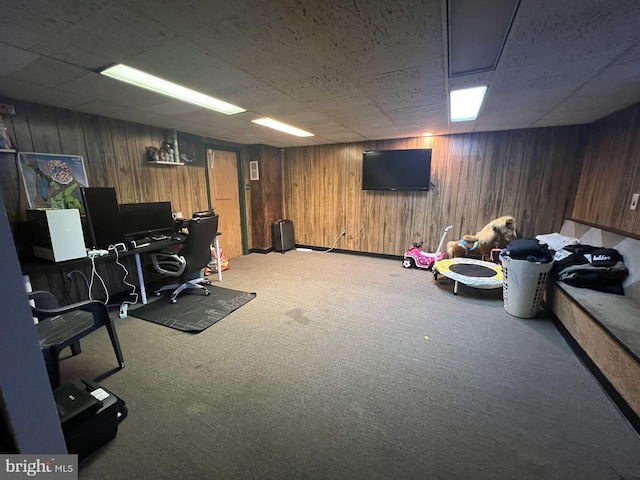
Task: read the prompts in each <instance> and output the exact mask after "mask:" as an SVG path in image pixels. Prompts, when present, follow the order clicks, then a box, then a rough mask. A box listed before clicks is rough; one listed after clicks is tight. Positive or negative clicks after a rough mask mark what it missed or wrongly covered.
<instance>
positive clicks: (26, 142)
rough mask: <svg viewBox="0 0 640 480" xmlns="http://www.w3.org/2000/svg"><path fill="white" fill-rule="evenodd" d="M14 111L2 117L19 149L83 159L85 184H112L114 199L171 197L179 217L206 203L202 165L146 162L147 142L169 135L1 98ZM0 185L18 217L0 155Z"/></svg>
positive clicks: (21, 206) (14, 183)
mask: <svg viewBox="0 0 640 480" xmlns="http://www.w3.org/2000/svg"><path fill="white" fill-rule="evenodd" d="M4 102H6V103H11V104H13V105H15V107H16V112H17V114H16V115H14V116H7V117H5V122H6V124H7V126H8V128H9V131H10V133H11V135H12V137H13V139H14V141H15V142H16V143H17V145H18V146H19V148H20V150H21V151H23V152H41V153H65V154H72V155H81V156H82V157H83V158H84V162H85V168H86V170H87V176H88V180H89V185H90V186H93V187H105V186H109V187H114V188H115V189H116V192H117V196H118V201H119V202H120V203H129V202H156V201H171V202H172V206H173V209H174V210H175V211H182V212H183V214H184V215H185V216H190V215H191V213H192V212H194V211H197V210H204V209H207V207H208V201H207V190H206V182H205V175H204V169H203V168H202V167H190V166H165V165H151V164H148V163H147V161H146V157H145V148H146V147H147V146H151V145H153V146H157V147H159V146H160V145H161V143H162V142H163V141H164V140H165V139H167V140H169V141H170V140H171V139H170V138H168V137H167V135H170V133H169V132H168V131H166V130H163V129H160V128H155V127H149V126H145V125H140V124H135V123H130V122H125V121H122V120H113V119H108V118H104V117H98V116H95V115H88V114H83V113H79V112H73V111H70V110H64V109H59V108H53V107H47V106H44V105H38V104H33V103H27V102H20V101H15V100H10V99H6V100H4ZM0 168H1V170H0V172H1V178H2V188H3V191H4V196H5V202H6V205H7V210H8V212H7V213H8V215H9V218H10V219H11V220H12V221H17V220H24V219H25V218H26V217H25V210H26V208H27V204H26V197H25V194H24V190H23V187H22V185H21V183H20V179H19V175H18V170H17V168H16V163H15V161H13V159H12V156H9V155H3V157H2V164H1V165H0Z"/></svg>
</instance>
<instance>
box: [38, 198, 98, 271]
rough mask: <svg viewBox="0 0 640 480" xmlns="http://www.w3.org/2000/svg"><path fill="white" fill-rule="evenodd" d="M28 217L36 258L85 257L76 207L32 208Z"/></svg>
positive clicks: (61, 259) (63, 258)
mask: <svg viewBox="0 0 640 480" xmlns="http://www.w3.org/2000/svg"><path fill="white" fill-rule="evenodd" d="M27 219H28V220H29V228H30V230H31V239H32V240H33V254H34V255H35V256H36V257H40V258H45V259H47V260H52V261H54V262H63V261H65V260H72V259H74V258H84V257H86V256H87V250H86V247H85V245H84V236H83V234H82V223H81V222H80V211H79V210H77V209H74V208H70V209H52V208H38V209H31V210H27Z"/></svg>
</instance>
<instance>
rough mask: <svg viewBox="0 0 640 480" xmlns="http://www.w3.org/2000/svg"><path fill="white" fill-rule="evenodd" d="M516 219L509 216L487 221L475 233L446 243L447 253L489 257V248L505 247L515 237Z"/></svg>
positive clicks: (456, 255) (451, 256)
mask: <svg viewBox="0 0 640 480" xmlns="http://www.w3.org/2000/svg"><path fill="white" fill-rule="evenodd" d="M517 236H518V235H517V233H516V219H515V218H513V217H511V216H504V217H500V218H496V219H495V220H492V221H491V222H489V223H487V224H486V225H485V226H484V227H483V228H482V230H480V231H479V232H478V233H476V234H475V235H465V236H463V237H462V240H459V241H457V242H448V243H447V254H448V255H449V258H453V257H476V258H482V259H485V258H489V257H490V256H491V250H493V249H496V248H505V247H506V246H507V244H508V243H509V242H510V241H511V240H513V239H514V238H517Z"/></svg>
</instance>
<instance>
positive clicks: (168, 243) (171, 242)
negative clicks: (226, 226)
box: [22, 232, 222, 305]
mask: <svg viewBox="0 0 640 480" xmlns="http://www.w3.org/2000/svg"><path fill="white" fill-rule="evenodd" d="M220 235H222V233H221V232H218V233H217V234H216V237H215V240H214V247H215V249H216V256H217V258H218V259H219V258H220V241H219V237H220ZM187 237H188V235H186V236H185V237H184V238H183V239H180V240H176V239H175V238H168V239H165V240H154V241H151V242H149V243H146V244H144V246H140V247H137V248H129V249H128V250H125V251H122V252H118V258H123V257H128V256H131V255H133V256H134V259H135V263H136V271H137V272H136V273H137V276H138V285H139V293H140V301H141V303H142V304H143V305H146V304H147V303H149V302H148V298H147V289H146V286H145V280H144V269H143V267H142V260H141V255H142V254H143V253H153V252H157V251H159V250H164V249H168V248H170V247H174V246H177V245H181V244H182V243H184V242H185V240H186V239H187ZM115 258H116V253H115V252H113V251H111V252H109V253H108V254H107V255H102V256H96V257H95V260H97V261H105V260H112V259H115ZM89 260H90V259H89V257H82V258H77V259H74V260H66V261H64V262H51V261H47V260H41V259H38V258H30V259H28V260H27V261H26V262H24V263H22V273H23V274H24V275H31V274H35V273H43V272H46V271H49V270H51V269H54V268H59V269H67V268H73V266H74V265H79V264H82V263H85V262H88V261H89ZM219 266H220V261H219V260H218V281H220V282H221V281H222V269H221V268H219Z"/></svg>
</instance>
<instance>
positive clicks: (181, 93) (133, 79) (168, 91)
mask: <svg viewBox="0 0 640 480" xmlns="http://www.w3.org/2000/svg"><path fill="white" fill-rule="evenodd" d="M100 73H101V74H102V75H105V76H107V77H111V78H115V79H116V80H120V81H121V82H125V83H128V84H130V85H135V86H136V87H140V88H144V89H147V90H151V91H152V92H155V93H160V94H161V95H166V96H168V97H172V98H175V99H177V100H181V101H183V102H187V103H191V104H193V105H198V106H199V107H204V108H208V109H210V110H215V111H216V112H220V113H224V114H226V115H233V114H235V113H242V112H246V110H245V109H244V108H240V107H237V106H235V105H231V104H230V103H227V102H223V101H222V100H218V99H217V98H213V97H210V96H209V95H205V94H204V93H200V92H196V91H195V90H191V89H190V88H187V87H183V86H181V85H178V84H176V83H172V82H169V81H168V80H164V79H162V78H159V77H155V76H153V75H150V74H148V73H145V72H142V71H140V70H136V69H135V68H131V67H128V66H126V65H122V64H119V65H115V66H113V67H110V68H107V69H105V70H103V71H102V72H100Z"/></svg>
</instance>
